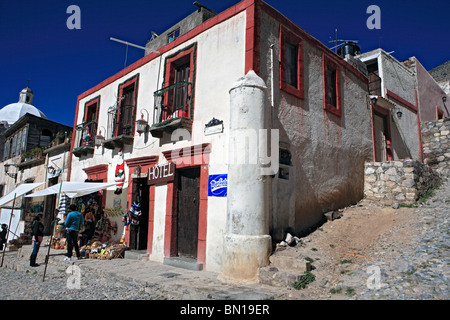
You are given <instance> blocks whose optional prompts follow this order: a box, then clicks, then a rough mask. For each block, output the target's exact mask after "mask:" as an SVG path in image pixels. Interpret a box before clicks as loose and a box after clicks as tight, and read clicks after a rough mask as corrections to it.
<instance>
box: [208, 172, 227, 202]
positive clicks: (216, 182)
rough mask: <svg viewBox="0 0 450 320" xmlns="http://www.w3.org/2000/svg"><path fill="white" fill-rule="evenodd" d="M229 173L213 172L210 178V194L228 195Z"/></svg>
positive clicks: (212, 195) (211, 195)
mask: <svg viewBox="0 0 450 320" xmlns="http://www.w3.org/2000/svg"><path fill="white" fill-rule="evenodd" d="M227 181H228V175H227V174H211V175H209V179H208V196H210V197H226V196H227V189H228V188H227V185H228V183H227Z"/></svg>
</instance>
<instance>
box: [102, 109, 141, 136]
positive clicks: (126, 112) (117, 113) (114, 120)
mask: <svg viewBox="0 0 450 320" xmlns="http://www.w3.org/2000/svg"><path fill="white" fill-rule="evenodd" d="M134 109H135V108H134V106H133V105H122V106H118V107H114V108H110V109H109V110H108V129H107V136H106V137H105V138H106V139H107V140H108V139H112V138H114V137H118V136H121V135H126V136H133V130H134V118H135V114H134V113H135V112H134Z"/></svg>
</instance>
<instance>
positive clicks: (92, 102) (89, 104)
mask: <svg viewBox="0 0 450 320" xmlns="http://www.w3.org/2000/svg"><path fill="white" fill-rule="evenodd" d="M93 105H96V106H95V120H94V121H95V122H96V123H98V111H99V107H100V96H97V97H95V98H93V99H91V100H89V101H88V102H86V103H85V104H84V116H83V122H84V123H86V122H88V119H87V116H88V110H89V108H90V107H92V106H93ZM89 121H91V120H89Z"/></svg>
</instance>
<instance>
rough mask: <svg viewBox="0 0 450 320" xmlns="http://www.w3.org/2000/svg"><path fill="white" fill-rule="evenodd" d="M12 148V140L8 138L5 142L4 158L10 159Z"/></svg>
mask: <svg viewBox="0 0 450 320" xmlns="http://www.w3.org/2000/svg"><path fill="white" fill-rule="evenodd" d="M10 149H11V142H10V140H6V143H5V154H4V155H3V159H5V160H6V159H8V158H9V150H10Z"/></svg>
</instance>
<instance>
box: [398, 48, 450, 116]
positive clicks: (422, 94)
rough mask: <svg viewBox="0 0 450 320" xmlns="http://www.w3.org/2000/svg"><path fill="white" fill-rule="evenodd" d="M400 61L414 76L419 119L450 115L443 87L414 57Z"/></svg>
mask: <svg viewBox="0 0 450 320" xmlns="http://www.w3.org/2000/svg"><path fill="white" fill-rule="evenodd" d="M402 63H403V64H404V65H405V66H406V67H408V68H409V69H410V70H412V71H413V72H414V74H415V76H416V86H417V100H418V105H419V113H420V121H422V122H425V121H434V120H439V119H444V118H448V117H450V113H449V110H448V107H447V105H446V101H447V100H448V98H449V95H448V93H446V91H445V90H444V87H441V85H440V84H439V83H438V82H437V81H436V80H435V79H434V78H433V77H432V76H431V74H430V73H429V72H428V71H427V70H426V69H425V68H424V66H423V65H422V64H421V63H420V61H419V60H418V59H417V58H416V57H411V58H409V59H407V60H405V61H402ZM449 101H450V100H449Z"/></svg>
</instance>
